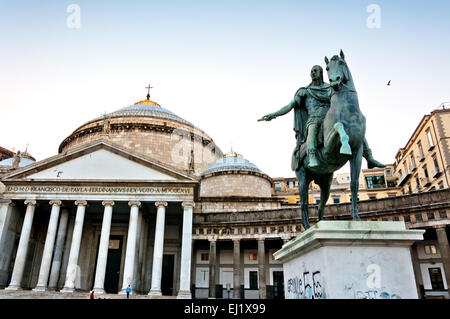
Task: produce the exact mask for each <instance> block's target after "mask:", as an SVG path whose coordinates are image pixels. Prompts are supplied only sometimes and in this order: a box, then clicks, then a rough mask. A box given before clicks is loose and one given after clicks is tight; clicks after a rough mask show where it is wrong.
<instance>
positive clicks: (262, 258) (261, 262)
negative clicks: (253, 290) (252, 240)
mask: <svg viewBox="0 0 450 319" xmlns="http://www.w3.org/2000/svg"><path fill="white" fill-rule="evenodd" d="M265 262H266V251H265V249H264V239H258V273H259V298H260V299H266V267H265V266H266V265H265Z"/></svg>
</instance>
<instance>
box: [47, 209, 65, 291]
mask: <svg viewBox="0 0 450 319" xmlns="http://www.w3.org/2000/svg"><path fill="white" fill-rule="evenodd" d="M68 220H69V211H68V210H67V208H63V209H62V210H61V217H60V218H59V226H58V234H57V235H56V246H55V252H54V253H53V262H52V268H51V270H50V279H49V283H48V290H55V289H56V286H57V285H58V279H59V271H60V269H61V263H62V256H63V250H64V241H65V239H66V233H67V221H68Z"/></svg>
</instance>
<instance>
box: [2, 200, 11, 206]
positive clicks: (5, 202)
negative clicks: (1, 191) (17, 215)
mask: <svg viewBox="0 0 450 319" xmlns="http://www.w3.org/2000/svg"><path fill="white" fill-rule="evenodd" d="M0 205H10V206H14V203H13V201H12V200H10V199H0Z"/></svg>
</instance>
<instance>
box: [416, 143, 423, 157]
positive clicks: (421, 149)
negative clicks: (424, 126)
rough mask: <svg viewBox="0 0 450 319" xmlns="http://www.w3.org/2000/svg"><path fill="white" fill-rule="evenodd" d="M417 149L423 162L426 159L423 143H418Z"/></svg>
mask: <svg viewBox="0 0 450 319" xmlns="http://www.w3.org/2000/svg"><path fill="white" fill-rule="evenodd" d="M417 147H418V148H419V155H420V159H421V160H422V159H423V158H424V156H423V148H422V143H421V142H419V143H417Z"/></svg>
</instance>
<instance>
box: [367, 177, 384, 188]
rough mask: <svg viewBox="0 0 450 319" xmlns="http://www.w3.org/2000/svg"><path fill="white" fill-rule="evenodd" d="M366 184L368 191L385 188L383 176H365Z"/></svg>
mask: <svg viewBox="0 0 450 319" xmlns="http://www.w3.org/2000/svg"><path fill="white" fill-rule="evenodd" d="M366 183H367V188H368V189H374V188H385V187H386V181H385V179H384V176H383V175H381V176H367V177H366Z"/></svg>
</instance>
